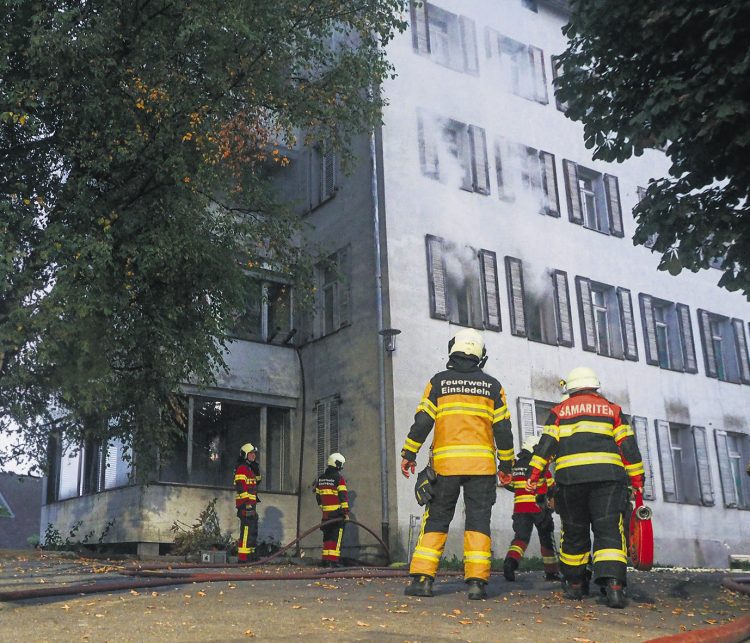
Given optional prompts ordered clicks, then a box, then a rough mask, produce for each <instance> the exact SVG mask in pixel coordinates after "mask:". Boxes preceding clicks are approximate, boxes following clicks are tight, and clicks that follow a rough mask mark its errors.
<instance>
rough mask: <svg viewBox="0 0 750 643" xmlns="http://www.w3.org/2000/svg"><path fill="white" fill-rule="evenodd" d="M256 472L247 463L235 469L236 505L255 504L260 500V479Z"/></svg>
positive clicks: (252, 505)
mask: <svg viewBox="0 0 750 643" xmlns="http://www.w3.org/2000/svg"><path fill="white" fill-rule="evenodd" d="M259 479H260V476H256V475H255V472H254V471H253V470H252V469H251V468H250V467H249V466H248V465H247V464H245V463H242V464H240V465H238V466H237V468H236V469H235V470H234V490H235V494H234V504H235V506H236V507H243V506H245V505H250V506H251V507H254V506H255V503H256V502H258V496H257V491H258V480H259Z"/></svg>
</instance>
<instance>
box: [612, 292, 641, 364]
mask: <svg viewBox="0 0 750 643" xmlns="http://www.w3.org/2000/svg"><path fill="white" fill-rule="evenodd" d="M617 298H618V299H619V301H620V323H621V324H622V339H623V352H624V353H625V359H629V360H631V361H633V362H637V361H638V345H637V344H636V340H635V320H634V319H633V303H632V300H631V298H630V290H628V289H627V288H618V289H617Z"/></svg>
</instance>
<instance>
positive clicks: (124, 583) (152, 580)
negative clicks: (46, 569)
mask: <svg viewBox="0 0 750 643" xmlns="http://www.w3.org/2000/svg"><path fill="white" fill-rule="evenodd" d="M338 522H341V519H338V518H337V519H333V520H325V521H323V522H321V523H320V524H317V525H315V526H314V527H311V528H310V529H308V530H307V531H305V532H304V533H302V534H300V535H299V536H298V537H297V538H295V539H294V540H293V541H291V542H290V543H288V544H287V545H284V546H283V547H282V548H281V549H279V550H278V551H276V552H274V553H273V554H271V555H270V556H267V557H266V558H263V559H261V560H258V561H256V562H253V563H245V564H243V567H254V566H256V565H262V564H266V563H268V562H270V561H272V560H274V559H275V558H278V557H279V556H281V555H282V554H283V553H284V552H286V551H287V550H289V549H291V548H292V547H294V546H295V545H296V544H297V543H298V542H300V541H301V540H303V539H304V538H307V536H309V535H310V534H312V533H313V532H315V531H317V530H318V529H320V528H322V527H325V526H327V525H330V524H334V523H338ZM347 522H349V523H351V524H353V525H357V526H358V527H361V528H362V529H364V530H365V531H367V532H368V533H369V534H371V535H372V536H373V537H374V538H375V539H376V540H377V541H378V543H379V544H380V546H381V547H382V548H383V551H384V553H385V557H386V560H387V561H388V562H389V563H390V560H391V554H390V551H389V549H388V546H387V545H386V544H385V543H384V542H383V540H382V539H381V538H380V537H379V536H378V535H377V534H376V533H375V532H374V531H372V530H371V529H370V528H369V527H368V526H367V525H363V524H362V523H361V522H358V521H356V520H351V519H349V520H347ZM226 567H232V568H235V569H236V568H237V565H236V564H233V563H218V564H211V563H205V564H200V563H198V564H194V563H177V564H169V563H166V564H160V565H138V566H137V567H136V568H134V569H122V570H119V573H120V574H122V575H124V576H132V577H135V578H132V579H123V580H111V581H99V582H94V583H78V584H75V585H67V586H64V587H44V588H37V589H25V590H15V591H6V592H0V602H3V601H17V600H24V599H30V598H46V597H51V596H69V595H73V594H96V593H101V592H114V591H121V590H129V589H136V588H146V587H164V586H168V585H185V584H189V583H196V582H200V583H207V582H218V581H262V580H319V579H323V578H326V579H328V578H352V577H360V576H366V577H372V578H393V577H400V576H406V575H407V572H406V571H403V570H391V569H388V568H382V567H381V568H371V569H370V570H368V571H367V572H365V570H364V569H363V570H362V571H361V572H360V571H353V570H345V569H341V570H328V571H326V572H324V571H318V572H301V573H276V574H265V573H264V574H242V573H235V574H227V573H198V574H186V573H183V572H181V571H179V570H182V569H199V568H211V569H216V568H226ZM173 570H174V571H173ZM144 576H146V577H144Z"/></svg>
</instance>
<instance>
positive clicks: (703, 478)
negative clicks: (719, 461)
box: [692, 426, 714, 507]
mask: <svg viewBox="0 0 750 643" xmlns="http://www.w3.org/2000/svg"><path fill="white" fill-rule="evenodd" d="M692 428H693V440H694V441H695V458H696V463H697V466H698V481H699V483H700V492H701V502H702V503H703V504H704V505H706V506H707V507H710V506H712V505H713V504H714V485H713V482H712V481H711V467H710V465H709V462H708V442H707V440H706V429H705V428H704V427H702V426H694V427H692Z"/></svg>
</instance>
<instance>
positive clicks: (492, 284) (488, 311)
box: [479, 250, 501, 331]
mask: <svg viewBox="0 0 750 643" xmlns="http://www.w3.org/2000/svg"><path fill="white" fill-rule="evenodd" d="M479 268H480V270H481V273H482V285H483V288H482V297H483V300H484V327H485V328H487V329H488V330H498V331H499V330H500V329H501V323H500V291H499V286H498V281H497V255H496V254H495V253H494V252H492V251H491V250H480V251H479Z"/></svg>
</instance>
